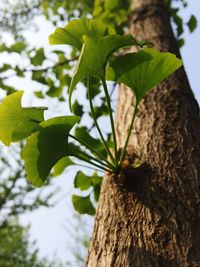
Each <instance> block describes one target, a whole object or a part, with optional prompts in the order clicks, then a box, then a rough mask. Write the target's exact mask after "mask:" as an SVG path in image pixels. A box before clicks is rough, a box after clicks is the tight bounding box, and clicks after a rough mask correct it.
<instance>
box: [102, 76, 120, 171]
mask: <svg viewBox="0 0 200 267" xmlns="http://www.w3.org/2000/svg"><path fill="white" fill-rule="evenodd" d="M102 84H103V88H104V92H105V97H106V102H107V106H108V112H109V116H110V124H111V129H112V134H113V142H114V151H115V166H116V167H117V166H118V152H117V138H116V132H115V125H114V120H113V114H112V107H111V104H110V96H109V93H108V88H107V85H106V81H105V79H102Z"/></svg>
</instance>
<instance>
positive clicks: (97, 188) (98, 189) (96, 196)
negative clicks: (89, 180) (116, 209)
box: [94, 186, 101, 201]
mask: <svg viewBox="0 0 200 267" xmlns="http://www.w3.org/2000/svg"><path fill="white" fill-rule="evenodd" d="M100 190H101V187H100V186H95V187H94V198H95V200H96V201H98V200H99V196H100Z"/></svg>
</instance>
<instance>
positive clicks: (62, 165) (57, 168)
mask: <svg viewBox="0 0 200 267" xmlns="http://www.w3.org/2000/svg"><path fill="white" fill-rule="evenodd" d="M74 164H75V163H74V162H73V161H72V160H71V159H70V158H69V157H64V158H62V159H61V160H59V161H58V162H57V163H56V165H54V167H53V176H58V175H60V174H62V173H63V171H64V170H65V169H66V168H67V167H69V166H72V165H74Z"/></svg>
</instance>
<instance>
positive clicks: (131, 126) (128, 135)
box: [119, 101, 138, 166]
mask: <svg viewBox="0 0 200 267" xmlns="http://www.w3.org/2000/svg"><path fill="white" fill-rule="evenodd" d="M137 111H138V102H137V101H136V103H135V106H134V111H133V116H132V120H131V124H130V126H129V129H128V134H127V137H126V141H125V143H124V147H123V150H122V153H121V157H120V161H119V166H120V165H121V163H122V161H123V160H124V157H125V153H126V148H127V146H128V142H129V138H130V135H131V131H132V128H133V123H134V121H135V117H136V114H137Z"/></svg>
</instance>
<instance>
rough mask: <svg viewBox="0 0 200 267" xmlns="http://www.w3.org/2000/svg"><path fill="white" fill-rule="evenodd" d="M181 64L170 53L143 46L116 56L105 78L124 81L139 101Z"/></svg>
mask: <svg viewBox="0 0 200 267" xmlns="http://www.w3.org/2000/svg"><path fill="white" fill-rule="evenodd" d="M181 65H182V61H181V60H180V59H178V58H177V57H176V56H175V55H173V54H171V53H161V52H159V51H157V50H156V49H154V48H145V49H143V50H140V51H139V52H137V53H131V54H127V55H125V56H121V57H118V58H116V59H115V60H114V61H113V62H112V63H111V65H110V66H109V67H108V68H107V75H106V77H107V79H108V80H112V81H116V82H119V83H124V84H125V85H127V86H128V87H130V88H131V90H132V91H133V92H134V93H135V96H136V99H137V101H138V102H139V101H140V100H141V99H142V98H143V97H144V95H145V93H146V92H148V91H149V90H150V89H152V88H153V87H154V86H156V85H157V84H159V83H160V82H161V81H163V80H164V79H166V78H167V77H168V76H169V75H170V74H172V73H173V72H174V71H176V70H177V69H178V68H179V67H180V66H181Z"/></svg>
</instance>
